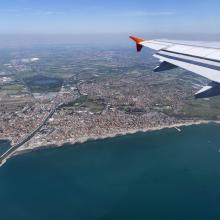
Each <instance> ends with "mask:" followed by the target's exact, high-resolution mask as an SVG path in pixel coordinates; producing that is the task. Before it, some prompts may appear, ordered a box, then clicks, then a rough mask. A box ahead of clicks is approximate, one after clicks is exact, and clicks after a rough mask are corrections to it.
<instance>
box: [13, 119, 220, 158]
mask: <svg viewBox="0 0 220 220" xmlns="http://www.w3.org/2000/svg"><path fill="white" fill-rule="evenodd" d="M203 124H204V125H207V124H220V121H211V120H199V121H188V122H185V123H184V122H182V123H176V124H172V125H164V126H158V127H152V128H143V129H131V130H127V131H124V132H115V133H109V134H106V135H101V136H93V135H91V136H88V137H81V138H78V139H73V138H70V139H67V140H65V141H58V142H48V143H47V144H43V143H42V142H37V143H35V144H32V145H30V146H28V147H21V148H20V149H17V150H16V151H15V152H14V154H13V155H12V156H11V157H14V156H17V155H22V154H25V153H29V152H32V151H37V150H44V149H51V148H60V147H63V146H64V145H69V144H70V145H75V144H83V143H86V142H88V141H98V140H105V139H108V138H115V137H121V136H126V135H132V134H137V133H147V132H153V131H160V130H163V129H172V128H174V129H176V128H179V127H188V126H193V125H203Z"/></svg>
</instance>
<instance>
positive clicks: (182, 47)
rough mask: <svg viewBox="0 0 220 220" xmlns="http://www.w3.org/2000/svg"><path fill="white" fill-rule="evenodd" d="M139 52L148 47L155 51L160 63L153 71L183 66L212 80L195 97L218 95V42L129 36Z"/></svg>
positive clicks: (219, 75)
mask: <svg viewBox="0 0 220 220" xmlns="http://www.w3.org/2000/svg"><path fill="white" fill-rule="evenodd" d="M130 38H131V39H132V40H134V41H135V43H136V45H137V51H138V52H140V51H141V49H142V48H143V47H148V48H151V49H153V50H156V51H157V52H156V53H155V54H154V57H156V58H158V59H159V60H160V61H161V64H160V65H159V66H158V67H156V68H155V69H154V71H155V72H159V71H165V70H170V69H173V68H176V67H180V68H183V69H185V70H188V71H191V72H193V73H196V74H198V75H201V76H203V77H206V78H208V79H209V80H211V81H212V82H211V83H210V84H209V85H208V86H206V87H204V88H203V89H201V90H200V91H199V92H197V93H196V94H195V97H196V98H204V97H210V96H216V95H220V44H216V43H215V44H210V45H209V44H207V43H204V42H187V41H169V40H149V41H146V40H144V39H142V38H137V37H133V36H131V37H130Z"/></svg>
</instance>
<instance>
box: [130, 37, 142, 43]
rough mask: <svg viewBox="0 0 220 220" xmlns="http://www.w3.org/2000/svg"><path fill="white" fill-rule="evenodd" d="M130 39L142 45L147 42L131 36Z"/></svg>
mask: <svg viewBox="0 0 220 220" xmlns="http://www.w3.org/2000/svg"><path fill="white" fill-rule="evenodd" d="M129 38H131V39H132V40H133V41H134V42H135V43H136V44H140V43H142V42H144V41H145V40H144V39H143V38H139V37H136V36H129Z"/></svg>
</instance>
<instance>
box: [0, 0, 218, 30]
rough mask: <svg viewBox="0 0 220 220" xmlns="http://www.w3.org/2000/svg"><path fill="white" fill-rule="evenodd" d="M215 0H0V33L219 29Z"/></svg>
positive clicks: (216, 2)
mask: <svg viewBox="0 0 220 220" xmlns="http://www.w3.org/2000/svg"><path fill="white" fill-rule="evenodd" d="M219 11H220V1H219V0H218V1H217V0H109V1H107V0H78V1H75V0H35V1H33V0H0V34H88V33H89V34H97V33H108V34H109V33H113V34H114V33H120V34H127V33H145V32H147V33H219V32H220V31H219V27H220V13H219Z"/></svg>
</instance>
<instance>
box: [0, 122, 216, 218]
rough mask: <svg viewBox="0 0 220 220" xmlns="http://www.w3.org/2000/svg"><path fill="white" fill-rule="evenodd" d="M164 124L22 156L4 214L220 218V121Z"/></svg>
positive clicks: (0, 191) (1, 206) (4, 179)
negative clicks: (173, 126)
mask: <svg viewBox="0 0 220 220" xmlns="http://www.w3.org/2000/svg"><path fill="white" fill-rule="evenodd" d="M182 130H183V131H182V132H181V133H179V132H177V131H176V130H175V129H165V130H162V131H157V132H150V133H145V134H144V133H139V134H135V135H128V136H125V137H117V138H113V139H107V140H102V141H91V142H88V143H85V144H81V145H75V146H66V147H65V148H61V149H50V150H42V151H39V152H33V153H29V154H25V155H21V156H18V157H16V158H14V159H12V160H10V161H8V162H7V164H6V165H5V166H4V167H2V168H1V169H0V213H1V214H0V219H2V220H8V219H10V220H14V219H17V220H20V219H22V220H39V219H40V220H44V219H45V220H46V219H47V220H50V219H53V220H58V219H59V220H60V219H65V220H66V219H68V220H69V219H74V220H75V219H76V220H81V219H82V220H84V219H89V220H93V219H120V220H121V219H132V220H133V219H149V220H156V219H157V220H159V219H161V220H164V219H167V220H172V219H178V220H182V219H184V220H185V219H193V220H194V219H199V220H203V219H204V220H209V219H211V220H215V219H218V220H219V219H220V153H219V149H220V126H219V125H202V126H191V127H185V128H183V129H182Z"/></svg>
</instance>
